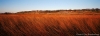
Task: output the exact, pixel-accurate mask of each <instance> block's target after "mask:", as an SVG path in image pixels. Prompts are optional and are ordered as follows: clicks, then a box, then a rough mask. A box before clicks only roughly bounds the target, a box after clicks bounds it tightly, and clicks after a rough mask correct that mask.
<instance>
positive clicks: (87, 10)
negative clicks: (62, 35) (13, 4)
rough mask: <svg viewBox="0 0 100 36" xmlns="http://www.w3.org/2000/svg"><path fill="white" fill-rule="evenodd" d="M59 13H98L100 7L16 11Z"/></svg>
mask: <svg viewBox="0 0 100 36" xmlns="http://www.w3.org/2000/svg"><path fill="white" fill-rule="evenodd" d="M58 12H59V13H61V12H72V13H73V12H77V13H79V12H81V13H84V12H85V13H86V12H92V13H99V12H100V9H99V8H92V9H73V10H72V9H69V10H33V11H21V12H17V13H58ZM1 14H11V12H5V13H1Z"/></svg>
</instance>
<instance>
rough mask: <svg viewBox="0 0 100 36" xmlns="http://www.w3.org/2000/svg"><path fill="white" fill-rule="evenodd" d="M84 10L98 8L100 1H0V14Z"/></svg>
mask: <svg viewBox="0 0 100 36" xmlns="http://www.w3.org/2000/svg"><path fill="white" fill-rule="evenodd" d="M85 8H100V0H0V13H3V12H19V11H31V10H59V9H85Z"/></svg>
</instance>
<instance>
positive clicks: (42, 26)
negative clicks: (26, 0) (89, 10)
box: [0, 14, 100, 36]
mask: <svg viewBox="0 0 100 36" xmlns="http://www.w3.org/2000/svg"><path fill="white" fill-rule="evenodd" d="M77 34H100V15H66V14H7V15H5V14H0V36H78V35H77ZM85 36H89V35H85ZM98 36H99V35H98Z"/></svg>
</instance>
